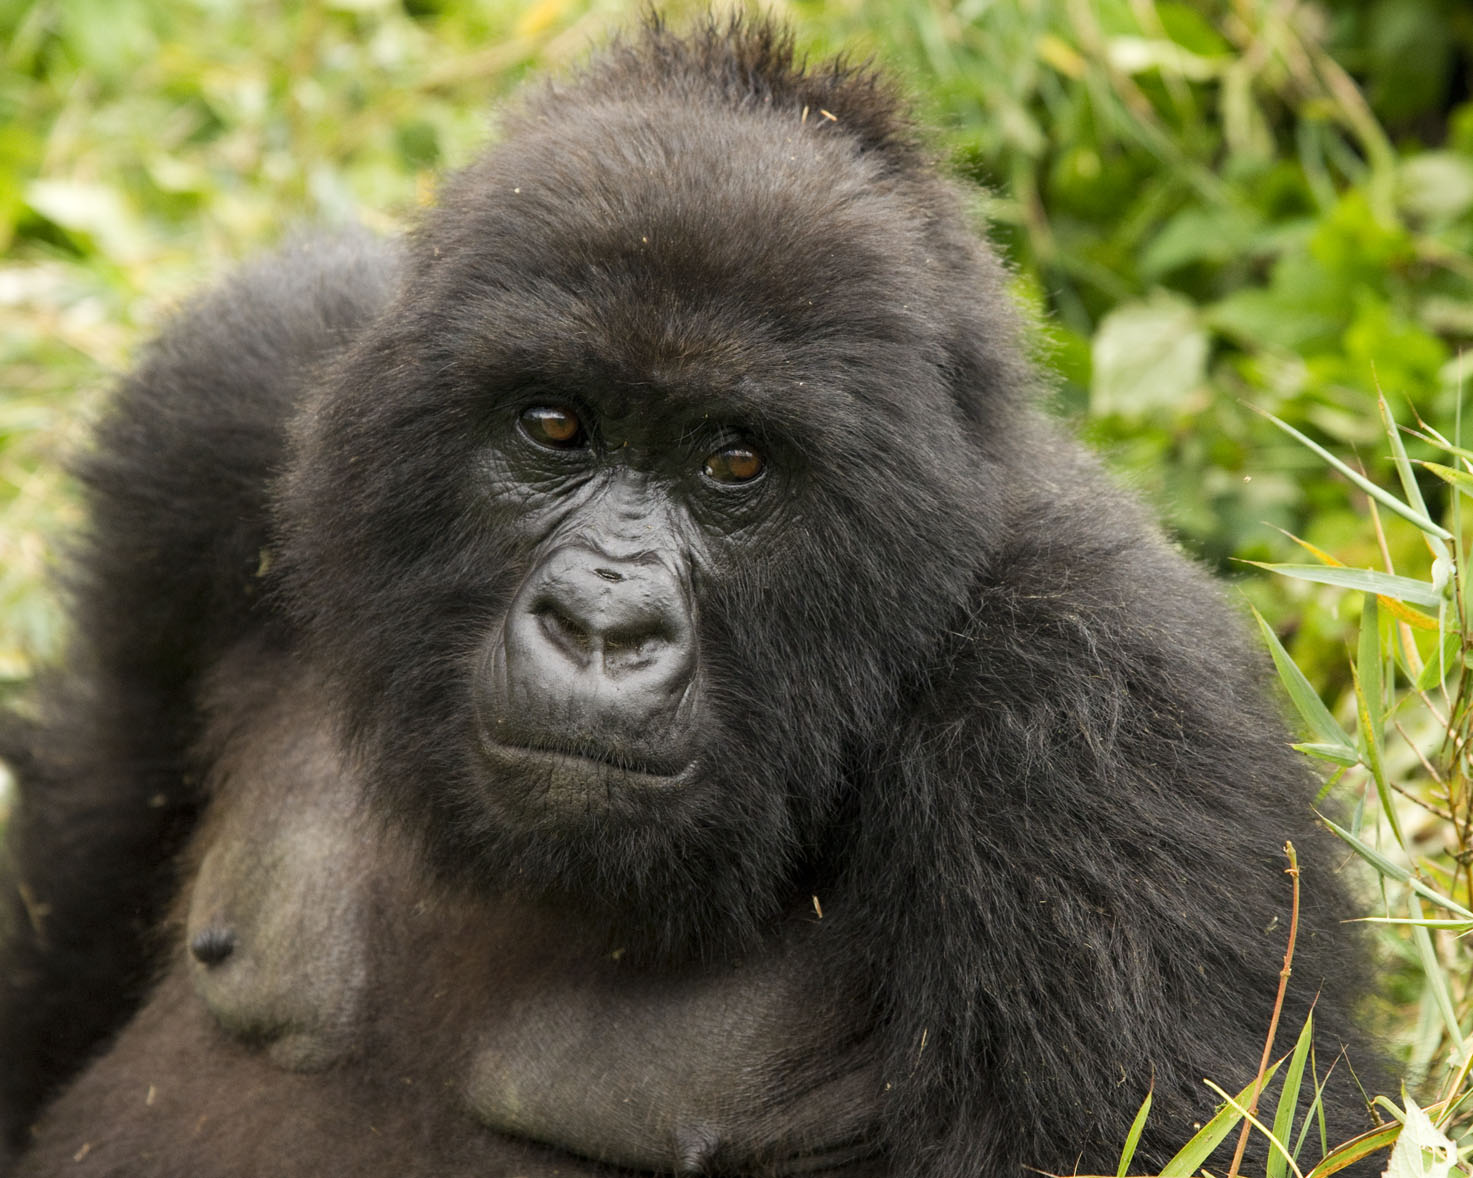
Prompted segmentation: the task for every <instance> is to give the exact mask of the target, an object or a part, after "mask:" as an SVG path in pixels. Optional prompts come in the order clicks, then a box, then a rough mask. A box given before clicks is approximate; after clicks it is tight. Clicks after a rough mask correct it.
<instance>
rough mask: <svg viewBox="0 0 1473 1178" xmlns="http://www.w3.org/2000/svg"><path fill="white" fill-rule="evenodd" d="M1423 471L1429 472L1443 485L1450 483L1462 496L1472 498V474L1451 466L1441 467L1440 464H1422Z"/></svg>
mask: <svg viewBox="0 0 1473 1178" xmlns="http://www.w3.org/2000/svg"><path fill="white" fill-rule="evenodd" d="M1421 465H1422V466H1423V467H1424V468H1425V469H1427V470H1430V471H1431V472H1432V473H1433V474H1435V475H1436V476H1437V477H1438V478H1440V479H1441V480H1442V481H1443V482H1445V483H1450V484H1451V485H1452V486H1454V487H1456V488H1457V489H1458V490H1459V491H1461V492H1462V493H1463V494H1464V495H1469V496H1473V474H1469V473H1468V472H1467V471H1466V470H1456V469H1454V468H1453V467H1451V466H1443V465H1442V463H1440V462H1423V463H1422V464H1421Z"/></svg>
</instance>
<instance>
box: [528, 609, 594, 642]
mask: <svg viewBox="0 0 1473 1178" xmlns="http://www.w3.org/2000/svg"><path fill="white" fill-rule="evenodd" d="M531 612H532V616H533V617H534V618H536V619H537V621H538V622H539V623H540V624H541V626H542V632H543V633H544V634H546V635H547V637H548V639H549V641H551V642H553V643H555V644H557V645H558V646H561V647H562V648H563V649H565V650H568V651H570V652H572V651H576V652H578V653H582V654H586V653H588V652H589V651H590V650H591V649H592V648H593V638H592V636H591V635H590V634H589V632H588V628H587V627H586V626H584V625H583V624H582V623H580V622H578V621H577V620H576V619H575V618H572V617H570V616H569V615H568V614H567V613H566V612H565V611H564V610H562V609H559V608H558V606H557V604H556V603H555V602H551V601H540V602H538V603H537V604H536V605H534V606H533V607H532V611H531Z"/></svg>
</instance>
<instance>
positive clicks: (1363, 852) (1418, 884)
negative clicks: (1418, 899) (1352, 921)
mask: <svg viewBox="0 0 1473 1178" xmlns="http://www.w3.org/2000/svg"><path fill="white" fill-rule="evenodd" d="M1320 821H1321V822H1323V823H1324V824H1325V826H1326V827H1327V828H1328V829H1329V830H1330V832H1331V833H1333V834H1335V835H1337V836H1338V837H1339V838H1340V839H1341V841H1343V842H1344V843H1345V845H1346V846H1348V847H1349V848H1350V849H1351V850H1352V851H1354V852H1355V853H1356V854H1357V855H1359V856H1360V857H1361V858H1362V859H1364V860H1365V861H1366V862H1367V863H1369V864H1370V865H1371V866H1372V867H1374V868H1375V869H1376V870H1377V871H1378V872H1379V873H1380V874H1382V875H1384V876H1385V877H1386V878H1387V879H1394V880H1396V882H1397V883H1401V884H1405V885H1406V886H1407V887H1409V888H1411V889H1412V891H1414V892H1416V893H1417V894H1418V895H1419V896H1422V897H1423V898H1424V899H1427V900H1431V901H1432V903H1434V904H1436V905H1437V906H1438V907H1439V908H1443V909H1446V910H1447V911H1448V912H1456V913H1457V914H1458V915H1459V916H1465V917H1467V918H1468V919H1469V920H1473V911H1469V910H1468V909H1467V908H1464V907H1463V906H1462V905H1461V904H1459V903H1458V902H1457V901H1456V900H1450V899H1448V897H1446V896H1444V895H1441V894H1440V893H1438V892H1436V891H1434V890H1433V889H1432V888H1429V887H1428V886H1427V885H1426V884H1424V883H1423V882H1422V881H1421V880H1420V879H1418V878H1417V877H1416V876H1414V875H1413V874H1412V873H1411V872H1410V871H1408V870H1407V869H1406V868H1405V867H1402V866H1401V865H1400V864H1397V863H1393V862H1392V861H1391V860H1390V859H1388V858H1386V856H1385V855H1383V854H1381V852H1380V851H1378V850H1376V848H1375V847H1372V846H1370V845H1369V844H1367V843H1364V842H1362V841H1361V840H1360V839H1358V838H1356V836H1355V835H1353V834H1351V833H1350V831H1348V830H1346V829H1345V828H1344V827H1343V826H1339V825H1337V824H1336V823H1335V822H1334V821H1332V820H1331V819H1329V818H1326V817H1325V816H1324V815H1323V814H1322V815H1320Z"/></svg>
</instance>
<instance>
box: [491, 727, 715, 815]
mask: <svg viewBox="0 0 1473 1178" xmlns="http://www.w3.org/2000/svg"><path fill="white" fill-rule="evenodd" d="M480 746H481V752H482V754H483V755H484V757H485V760H486V762H487V763H488V764H489V766H490V768H491V769H492V771H493V772H494V774H495V776H496V779H497V780H498V781H500V782H502V783H504V784H506V785H508V786H512V787H514V792H515V794H516V795H517V796H518V797H519V798H520V799H522V800H523V801H525V802H533V803H535V802H543V803H547V804H551V805H556V806H565V805H577V806H580V807H581V806H586V805H588V804H590V803H593V802H595V801H598V800H606V801H607V802H608V803H609V804H611V805H612V804H613V803H614V802H615V800H616V799H617V798H620V797H625V796H628V795H629V794H631V793H634V792H645V793H656V792H668V791H673V790H677V789H680V788H681V787H683V786H685V785H687V784H689V782H690V779H691V777H692V776H693V771H694V764H688V765H686V766H685V767H683V768H682V769H680V770H679V771H677V772H675V773H653V772H650V771H648V770H646V769H639V768H635V767H633V766H629V765H623V764H620V763H619V762H618V761H615V760H613V759H611V758H608V757H602V756H593V755H589V754H586V753H581V752H574V751H563V750H556V749H546V748H532V747H529V746H526V745H516V744H505V743H503V742H501V741H498V740H496V739H495V738H494V737H493V736H491V735H490V732H489V730H487V729H485V728H483V729H482V738H481V741H480Z"/></svg>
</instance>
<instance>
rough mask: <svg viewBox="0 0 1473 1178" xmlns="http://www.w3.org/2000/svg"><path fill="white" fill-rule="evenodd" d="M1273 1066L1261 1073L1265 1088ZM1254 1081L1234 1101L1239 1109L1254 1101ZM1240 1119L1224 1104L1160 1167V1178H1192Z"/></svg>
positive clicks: (1228, 1105) (1273, 1069) (1272, 1074)
mask: <svg viewBox="0 0 1473 1178" xmlns="http://www.w3.org/2000/svg"><path fill="white" fill-rule="evenodd" d="M1282 1062H1283V1061H1282V1060H1279V1061H1278V1062H1276V1063H1274V1064H1273V1065H1272V1066H1271V1067H1270V1068H1269V1069H1268V1071H1267V1072H1266V1073H1265V1074H1264V1077H1263V1085H1264V1087H1265V1088H1266V1087H1268V1082H1269V1081H1270V1080H1272V1079H1273V1076H1274V1073H1275V1072H1277V1071H1278V1070H1279V1063H1282ZM1256 1083H1257V1081H1256V1080H1252V1081H1249V1083H1248V1085H1247V1086H1246V1087H1245V1088H1244V1089H1243V1090H1242V1091H1241V1092H1239V1093H1238V1095H1237V1096H1236V1097H1234V1098H1233V1099H1234V1100H1236V1101H1237V1103H1238V1104H1239V1106H1243V1105H1246V1104H1247V1102H1248V1101H1249V1100H1251V1099H1252V1098H1253V1087H1254V1084H1256ZM1242 1119H1243V1114H1242V1112H1241V1111H1239V1109H1237V1108H1234V1107H1233V1106H1232V1105H1231V1104H1224V1105H1223V1106H1222V1107H1221V1108H1219V1109H1218V1110H1217V1115H1216V1116H1214V1117H1213V1118H1212V1120H1210V1121H1208V1122H1207V1123H1206V1124H1205V1125H1203V1126H1202V1127H1201V1128H1200V1129H1198V1130H1197V1132H1196V1133H1195V1134H1194V1135H1193V1136H1192V1139H1191V1140H1190V1141H1188V1142H1187V1143H1186V1144H1185V1145H1184V1146H1182V1147H1181V1149H1180V1150H1178V1151H1177V1153H1176V1156H1174V1157H1173V1158H1172V1159H1171V1160H1170V1161H1169V1162H1167V1163H1166V1165H1164V1166H1162V1167H1161V1175H1160V1178H1191V1175H1193V1174H1195V1173H1196V1172H1197V1171H1198V1170H1199V1169H1201V1167H1202V1164H1203V1163H1204V1162H1205V1161H1206V1160H1207V1159H1208V1158H1209V1157H1211V1156H1212V1151H1213V1150H1214V1149H1216V1148H1217V1147H1218V1146H1219V1145H1221V1144H1222V1142H1223V1139H1224V1138H1225V1137H1226V1136H1227V1135H1228V1134H1229V1133H1231V1132H1232V1131H1233V1128H1234V1127H1235V1126H1236V1125H1237V1124H1238V1122H1239V1121H1241V1120H1242Z"/></svg>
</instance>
